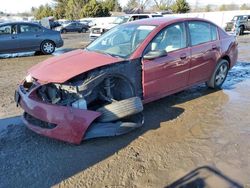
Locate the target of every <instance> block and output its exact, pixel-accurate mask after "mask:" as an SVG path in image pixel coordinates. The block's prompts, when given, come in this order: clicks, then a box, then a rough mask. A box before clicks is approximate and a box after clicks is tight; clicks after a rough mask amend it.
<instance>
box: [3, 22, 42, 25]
mask: <svg viewBox="0 0 250 188" xmlns="http://www.w3.org/2000/svg"><path fill="white" fill-rule="evenodd" d="M8 24H11V25H15V24H32V25H39V24H38V23H32V22H3V23H0V26H1V25H8Z"/></svg>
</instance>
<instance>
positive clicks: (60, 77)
mask: <svg viewBox="0 0 250 188" xmlns="http://www.w3.org/2000/svg"><path fill="white" fill-rule="evenodd" d="M122 60H123V59H121V58H116V57H112V56H109V55H106V54H101V53H97V52H91V51H87V50H80V49H79V50H74V51H71V52H68V53H65V54H63V55H60V56H56V57H52V58H49V59H48V60H45V61H43V62H41V63H39V64H37V65H35V66H33V67H32V68H31V69H29V70H28V73H29V74H30V75H31V76H32V77H33V78H35V79H37V80H38V82H40V83H51V82H53V83H63V82H65V81H67V80H69V79H70V78H73V77H74V76H77V75H79V74H81V73H84V72H87V71H89V70H92V69H95V68H97V67H101V66H104V65H108V64H113V63H116V62H119V61H122Z"/></svg>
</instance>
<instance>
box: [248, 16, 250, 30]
mask: <svg viewBox="0 0 250 188" xmlns="http://www.w3.org/2000/svg"><path fill="white" fill-rule="evenodd" d="M247 29H248V30H250V16H248V18H247Z"/></svg>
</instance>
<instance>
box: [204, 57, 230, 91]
mask: <svg viewBox="0 0 250 188" xmlns="http://www.w3.org/2000/svg"><path fill="white" fill-rule="evenodd" d="M228 70H229V63H228V61H227V60H225V59H223V60H221V61H220V62H219V63H218V64H217V66H216V68H215V70H214V72H213V74H212V77H211V78H210V80H209V81H208V82H206V84H207V86H208V87H210V88H212V89H220V88H221V86H222V84H223V83H224V81H225V80H226V77H227V73H228Z"/></svg>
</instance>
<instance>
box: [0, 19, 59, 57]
mask: <svg viewBox="0 0 250 188" xmlns="http://www.w3.org/2000/svg"><path fill="white" fill-rule="evenodd" d="M62 46H63V40H62V38H61V34H60V32H58V31H53V30H50V29H46V28H45V27H43V26H41V25H38V24H35V23H27V22H11V23H2V24H0V54H4V53H14V52H27V51H37V52H42V53H43V54H52V53H53V52H54V51H55V48H56V47H57V48H59V47H62Z"/></svg>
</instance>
